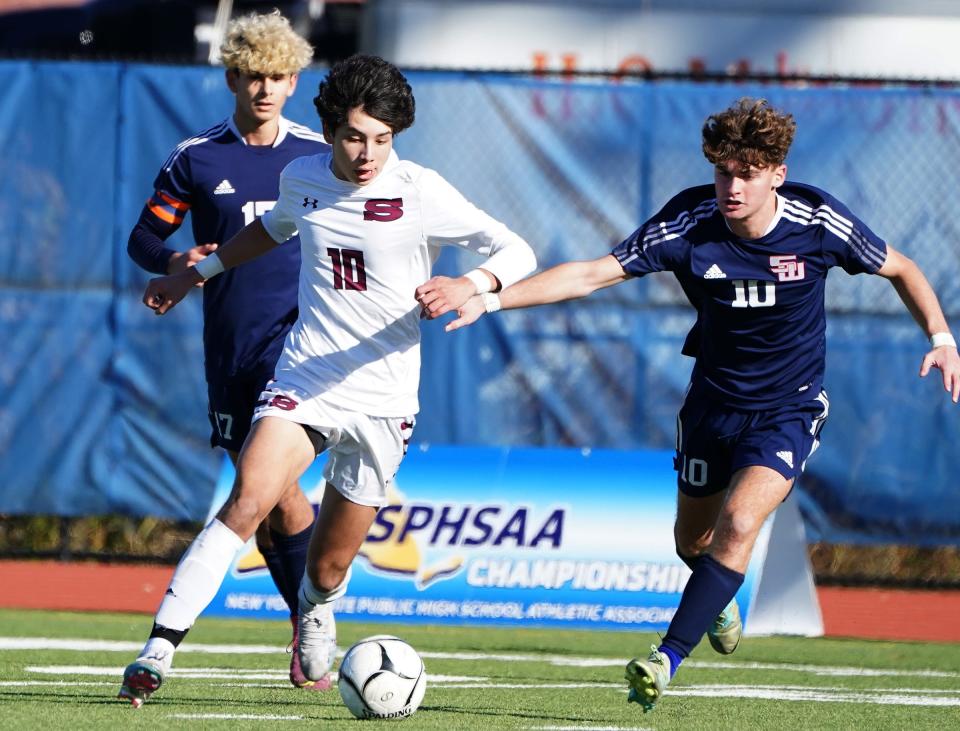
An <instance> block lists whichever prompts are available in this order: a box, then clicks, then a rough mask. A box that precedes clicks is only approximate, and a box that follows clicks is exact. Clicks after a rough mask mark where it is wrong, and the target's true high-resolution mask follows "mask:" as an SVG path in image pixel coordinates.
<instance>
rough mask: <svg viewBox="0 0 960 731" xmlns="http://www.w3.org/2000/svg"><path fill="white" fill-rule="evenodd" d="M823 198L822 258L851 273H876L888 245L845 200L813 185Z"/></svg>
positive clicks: (820, 210) (820, 213) (810, 188)
mask: <svg viewBox="0 0 960 731" xmlns="http://www.w3.org/2000/svg"><path fill="white" fill-rule="evenodd" d="M806 187H807V188H808V189H809V190H811V191H813V192H815V193H819V195H820V196H821V197H822V202H821V203H820V205H819V206H818V208H817V214H816V215H817V216H819V217H820V218H822V220H823V221H824V224H823V227H822V232H823V239H822V246H823V250H822V251H823V259H824V263H825V264H826V265H827V266H828V267H842V268H843V270H844V271H846V272H847V273H848V274H876V273H877V270H878V269H880V267H882V266H883V263H884V262H885V261H886V258H887V245H886V243H885V242H884V241H883V239H881V238H880V237H879V236H877V235H876V234H875V233H874V232H873V231H871V230H870V228H869V227H868V226H867V225H866V224H865V223H864V222H863V221H861V220H860V219H859V218H857V217H856V216H854V215H853V213H851V212H850V209H848V208H847V207H846V206H845V205H844V204H843V203H841V202H840V201H838V200H837V199H836V198H834V197H833V196H831V195H829V194H828V193H824V192H823V191H819V190H817V189H816V188H813V187H811V186H806Z"/></svg>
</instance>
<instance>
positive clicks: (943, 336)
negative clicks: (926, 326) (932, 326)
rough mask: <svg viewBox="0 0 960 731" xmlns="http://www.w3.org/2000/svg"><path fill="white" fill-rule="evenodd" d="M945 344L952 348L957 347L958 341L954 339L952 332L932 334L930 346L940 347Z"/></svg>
mask: <svg viewBox="0 0 960 731" xmlns="http://www.w3.org/2000/svg"><path fill="white" fill-rule="evenodd" d="M943 345H949V346H950V347H951V348H956V347H957V341H956V340H954V339H953V335H951V334H950V333H948V332H946V333H934V334H933V335H931V336H930V347H931V348H939V347H941V346H943Z"/></svg>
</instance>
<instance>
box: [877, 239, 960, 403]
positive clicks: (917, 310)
mask: <svg viewBox="0 0 960 731" xmlns="http://www.w3.org/2000/svg"><path fill="white" fill-rule="evenodd" d="M877 274H879V275H880V276H881V277H885V278H886V279H888V280H890V283H891V284H892V285H893V287H894V289H896V290H897V294H898V295H900V299H901V300H903V304H904V305H906V307H907V310H909V312H910V314H911V315H913V319H914V320H916V321H917V324H918V325H920V327H921V328H922V329H923V331H924V332H925V333H926V335H927V337H928V338H930V342H931V346H932V347H931V349H930V352H929V353H927V354H926V355H925V356H924V357H923V362H922V363H921V364H920V376H921V377H923V376H926V375H927V374H928V373H929V372H930V369H931V368H939V369H940V371H941V372H942V374H943V388H944V390H946V391H947V392H948V393H950V395H951V397H952V398H953V401H954V403H956V402H957V400H958V399H960V356H958V355H957V345H956V341H955V340H954V339H953V336H952V335H951V334H950V328H949V327H948V326H947V320H946V318H945V317H944V316H943V310H942V309H941V307H940V302H939V300H937V295H936V294H935V293H934V291H933V287H931V286H930V282H928V281H927V278H926V277H925V276H924V275H923V272H921V271H920V268H919V267H918V266H917V265H916V264H915V263H914V262H913V260H912V259H909V258H908V257H906V256H904V255H903V254H901V253H899V252H898V251H896V250H895V249H894V248H893V247H892V246H890V245H887V259H886V261H885V262H884V264H883V266H882V267H880V269H879V270H878V271H877Z"/></svg>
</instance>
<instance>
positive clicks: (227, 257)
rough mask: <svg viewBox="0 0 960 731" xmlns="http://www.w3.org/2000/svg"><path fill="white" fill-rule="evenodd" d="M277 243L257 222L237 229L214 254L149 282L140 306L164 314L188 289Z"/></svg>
mask: <svg viewBox="0 0 960 731" xmlns="http://www.w3.org/2000/svg"><path fill="white" fill-rule="evenodd" d="M275 246H277V242H276V241H274V239H273V238H272V237H271V236H270V234H268V233H267V231H266V229H265V228H264V227H263V224H262V223H261V222H260V220H259V219H257V220H256V221H254V222H253V223H251V224H250V225H248V226H246V227H245V228H243V229H241V230H240V232H239V233H237V235H236V236H233V237H232V238H231V239H230V240H229V241H227V243H225V244H224V245H223V246H221V247H220V250H219V251H217V252H216V253H211V254H210V255H209V256H207V257H206V258H204V259H202V260H200V261H198V262H197V263H196V265H195V266H192V267H190V268H188V269H185V270H183V271H181V272H179V273H177V274H172V275H170V276H167V277H158V278H156V279H151V280H150V281H149V282H148V283H147V289H146V291H145V292H144V293H143V304H145V305H146V306H147V307H149V308H150V309H152V310H154V311H155V312H156V313H157V314H158V315H163V314H166V313H167V312H168V311H169V310H170V309H171V308H172V307H174V306H175V305H176V304H177V303H178V302H179V301H180V300H182V299H183V298H184V297H185V296H186V295H187V292H189V291H190V288H191V287H194V286H196V285H197V284H199V283H200V282H203V281H205V280H207V279H209V278H210V277H213V276H216V275H217V274H219V273H220V272H222V271H224V270H226V269H232V268H233V267H235V266H239V265H240V264H243V263H244V262H247V261H250V260H251V259H255V258H256V257H258V256H260V255H261V254H264V253H266V252H267V251H270V250H271V249H273V248H274V247H275Z"/></svg>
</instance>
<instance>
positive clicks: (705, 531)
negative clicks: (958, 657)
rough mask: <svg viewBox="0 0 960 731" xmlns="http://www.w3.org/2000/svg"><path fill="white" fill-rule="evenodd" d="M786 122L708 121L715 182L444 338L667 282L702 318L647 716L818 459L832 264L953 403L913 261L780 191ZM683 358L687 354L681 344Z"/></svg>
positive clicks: (642, 684)
mask: <svg viewBox="0 0 960 731" xmlns="http://www.w3.org/2000/svg"><path fill="white" fill-rule="evenodd" d="M795 127H796V125H795V123H794V120H793V117H792V116H791V115H789V114H785V113H782V112H779V111H777V110H776V109H773V108H771V107H770V106H769V105H768V104H767V103H766V102H765V101H764V100H753V99H742V100H740V102H739V103H738V104H736V105H735V106H733V107H731V108H730V109H727V110H725V111H724V112H722V113H719V114H716V115H712V116H711V117H709V118H708V119H707V122H706V124H705V125H704V128H703V151H704V154H705V156H706V158H707V160H709V162H710V163H711V164H712V165H713V166H714V183H713V185H703V186H698V187H696V188H689V189H687V190H684V191H682V192H681V193H679V194H678V195H676V196H674V198H672V199H671V200H670V201H669V202H668V203H667V204H666V206H664V208H663V210H661V211H660V212H659V213H657V214H656V215H655V216H653V218H651V219H650V220H649V221H647V222H646V223H645V224H644V225H643V226H641V227H640V228H639V229H637V231H635V232H634V233H633V234H631V235H630V236H629V237H627V239H625V240H624V241H623V242H622V243H621V244H619V245H618V246H617V247H616V248H615V249H614V250H613V252H612V254H610V255H608V256H604V257H601V258H599V259H595V260H593V261H583V262H569V263H565V264H560V265H558V266H556V267H553V268H551V269H548V270H546V271H544V272H542V273H540V274H537V275H536V276H533V277H531V278H529V279H526V280H524V281H522V282H519V283H517V284H515V285H513V286H511V287H508V288H507V289H506V290H505V291H503V292H501V293H500V294H499V295H498V294H493V293H486V294H483V295H481V296H480V297H474V298H472V299H471V300H470V301H469V302H468V303H467V305H465V306H464V307H461V308H460V309H459V317H458V318H457V319H456V320H454V321H453V322H451V323H450V324H448V325H447V329H448V330H455V329H457V328H459V327H463V326H464V325H468V324H470V323H471V322H473V321H475V320H476V319H477V318H478V317H480V316H481V315H482V314H483V312H485V311H486V312H493V311H496V310H498V309H501V308H503V309H512V308H517V307H530V306H532V305H540V304H548V303H552V302H561V301H563V300H569V299H575V298H579V297H585V296H587V295H589V294H590V293H591V292H594V291H596V290H598V289H601V288H603V287H609V286H612V285H614V284H619V283H621V282H624V281H627V280H628V279H632V278H634V277H642V276H644V275H646V274H649V273H652V272H657V271H670V272H672V273H673V274H674V276H676V277H677V279H678V280H679V282H680V284H681V285H682V286H683V289H684V291H685V292H686V293H687V294H688V296H689V297H690V299H691V302H693V303H694V304H695V306H696V308H697V324H696V325H695V326H694V330H693V331H692V332H691V336H690V337H689V338H688V341H687V343H686V344H685V348H684V352H685V353H687V354H690V355H694V356H695V357H696V364H695V366H694V369H693V374H692V376H691V383H690V388H689V389H688V392H687V396H686V399H685V402H684V404H683V407H682V408H681V410H680V413H679V416H678V434H677V453H676V458H675V462H674V467H675V468H676V470H677V473H678V479H677V486H678V493H677V520H676V525H675V528H674V535H675V540H676V548H677V553H678V554H679V555H680V556H681V558H682V559H683V560H684V561H685V562H686V563H687V564H688V565H689V566H690V568H691V569H692V571H693V574H692V576H691V577H690V580H689V582H688V583H687V585H686V588H685V589H684V592H683V596H682V597H681V600H680V606H679V608H678V609H677V612H676V614H675V615H674V618H673V620H672V621H671V623H670V627H669V629H668V630H667V634H666V636H665V637H664V638H663V640H662V642H661V644H660V646H659V648H658V647H656V646H654V647H653V648H652V652H651V653H650V656H649V657H648V658H647V659H646V660H641V659H635V660H632V661H631V662H630V663H629V664H628V665H627V671H626V678H627V681H628V683H629V685H630V693H629V698H628V700H630V701H634V702H637V703H640V704H641V706H642V707H643V709H644V711H648V710H650V709H652V708H653V706H654V703H655V702H656V701H657V700H658V699H659V698H660V696H661V695H662V694H663V692H664V690H665V688H666V686H667V684H668V683H669V682H670V679H671V677H672V676H673V673H674V672H676V670H677V667H678V666H679V665H680V663H681V662H682V661H683V659H684V658H686V657H687V655H689V653H690V652H691V651H692V649H693V647H694V646H695V645H696V644H697V643H698V642H699V641H700V640H701V638H702V637H703V635H704V633H706V634H707V636H708V638H709V639H710V643H711V645H713V647H714V649H716V650H717V651H718V652H721V653H725V654H728V653H730V652H733V651H734V650H735V649H736V647H737V645H738V643H739V641H740V634H741V622H740V617H739V610H738V609H737V606H736V603H735V601H734V596H735V594H736V592H737V589H738V588H739V587H740V585H741V584H742V583H743V578H744V572H745V571H746V569H747V564H748V562H749V559H750V554H751V552H752V550H753V545H754V542H755V541H756V538H757V535H758V533H759V531H760V528H761V526H762V525H763V522H764V520H765V519H766V518H767V517H768V516H769V515H770V514H771V513H772V512H773V511H774V510H775V509H776V507H777V506H778V505H779V504H780V503H781V502H782V501H783V500H784V499H785V498H786V496H787V495H788V493H789V492H790V490H791V488H792V486H793V484H794V481H795V480H796V479H797V478H798V477H799V475H800V473H801V472H802V470H803V466H804V463H805V461H806V459H807V457H809V456H810V454H812V452H813V451H814V450H815V449H816V448H817V445H818V443H819V442H818V439H819V433H820V428H821V427H822V426H823V422H824V420H825V419H826V416H827V411H828V403H829V402H828V401H827V397H826V392H825V391H824V390H823V389H822V378H823V373H824V366H825V355H824V354H825V331H826V315H825V307H824V284H825V281H826V275H827V271H828V270H829V269H830V268H831V267H837V266H839V267H842V268H843V269H845V270H846V271H847V272H848V273H850V274H858V273H868V274H879V275H880V276H881V277H884V278H886V279H888V280H889V281H890V282H891V284H892V285H893V286H894V288H895V289H896V291H897V294H898V295H899V296H900V299H901V300H902V301H903V303H904V305H906V308H907V310H908V311H909V312H910V314H911V315H913V317H914V319H915V320H916V321H917V323H918V324H919V325H920V327H921V329H922V330H923V331H924V333H925V334H926V335H927V336H928V337H929V339H930V345H931V348H930V350H929V352H927V353H926V354H925V355H924V356H923V359H922V362H921V366H920V375H921V376H926V375H927V373H928V372H929V371H930V369H931V368H939V369H940V370H941V372H942V376H943V386H944V388H945V389H946V391H947V392H948V393H949V394H950V396H951V397H952V399H953V401H954V402H955V403H956V402H957V400H958V397H960V358H958V356H957V347H956V342H955V340H954V338H953V336H952V335H951V334H950V331H949V329H948V327H947V322H946V319H945V318H944V316H943V312H942V310H941V308H940V304H939V302H938V300H937V297H936V295H935V294H934V292H933V289H932V288H931V287H930V284H929V283H928V282H927V279H926V277H925V276H924V275H923V273H922V272H921V271H920V269H919V268H918V267H917V266H916V264H914V263H913V262H912V261H911V260H910V259H908V258H907V257H905V256H903V255H902V254H900V253H898V252H897V251H896V250H894V248H893V247H892V246H890V245H889V244H887V243H885V242H884V241H883V240H882V239H880V238H878V237H877V236H876V234H874V233H873V232H872V231H871V230H870V229H869V228H868V227H867V226H866V225H865V224H864V223H863V222H861V221H860V220H859V219H857V218H856V217H855V216H854V215H853V214H852V213H850V211H849V210H848V209H847V207H846V206H844V205H843V204H842V203H841V202H839V201H838V200H836V199H835V198H833V197H832V196H831V195H830V194H828V193H826V192H824V191H822V190H819V189H817V188H814V187H813V186H810V185H804V184H801V183H793V182H788V181H787V180H786V172H787V168H786V165H785V164H784V161H785V159H786V155H787V151H788V150H789V148H790V144H791V142H792V140H793V135H794V131H795ZM435 289H436V288H435V286H434V285H433V283H429V282H428V283H427V284H426V285H424V286H422V287H420V288H419V289H418V290H417V296H418V299H419V301H420V302H421V304H422V305H423V306H424V308H425V310H426V313H427V316H428V317H438V316H440V315H442V314H444V313H445V312H449V311H450V310H451V309H453V308H452V306H451V303H448V302H446V301H445V300H444V298H443V296H442V295H440V296H438V294H437V292H436V291H435ZM691 346H692V347H691Z"/></svg>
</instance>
